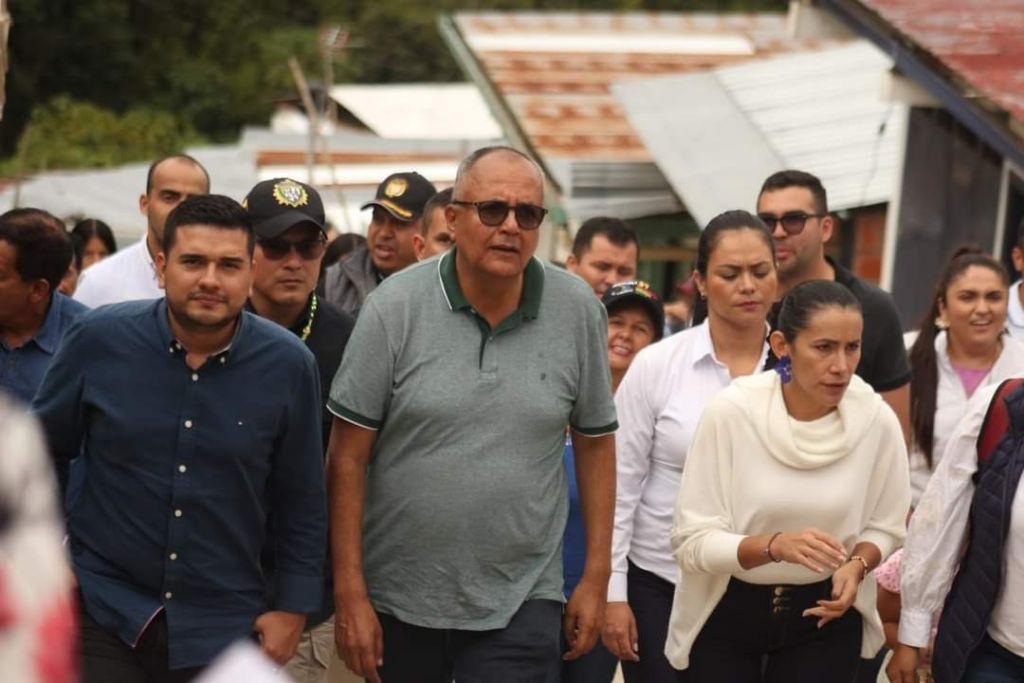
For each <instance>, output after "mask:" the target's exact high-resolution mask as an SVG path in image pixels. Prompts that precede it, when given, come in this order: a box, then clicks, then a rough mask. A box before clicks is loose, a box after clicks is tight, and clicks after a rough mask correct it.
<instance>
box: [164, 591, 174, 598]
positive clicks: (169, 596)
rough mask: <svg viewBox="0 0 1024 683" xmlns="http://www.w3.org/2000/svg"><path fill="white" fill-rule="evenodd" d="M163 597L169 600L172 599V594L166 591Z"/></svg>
mask: <svg viewBox="0 0 1024 683" xmlns="http://www.w3.org/2000/svg"><path fill="white" fill-rule="evenodd" d="M164 597H165V598H167V599H168V600H170V599H171V598H173V597H174V593H172V592H171V591H167V592H166V593H164Z"/></svg>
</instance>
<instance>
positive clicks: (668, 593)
mask: <svg viewBox="0 0 1024 683" xmlns="http://www.w3.org/2000/svg"><path fill="white" fill-rule="evenodd" d="M626 586H627V590H628V591H629V608H630V609H631V610H633V616H634V618H636V632H637V640H638V644H639V645H640V651H639V652H638V653H637V654H638V655H639V657H640V661H639V662H625V661H624V662H622V677H623V678H625V679H626V683H674V681H675V680H676V676H677V675H678V672H677V671H676V670H675V669H673V668H672V665H671V664H669V663H668V659H666V658H665V639H666V638H667V637H668V620H669V616H671V614H672V597H673V595H675V590H676V587H675V585H673V584H672V583H671V582H669V581H666V580H665V579H663V578H661V577H660V576H658V575H657V574H655V573H653V572H649V571H647V570H646V569H641V568H640V567H638V566H636V565H635V564H633V563H632V562H630V563H629V573H628V574H627V575H626Z"/></svg>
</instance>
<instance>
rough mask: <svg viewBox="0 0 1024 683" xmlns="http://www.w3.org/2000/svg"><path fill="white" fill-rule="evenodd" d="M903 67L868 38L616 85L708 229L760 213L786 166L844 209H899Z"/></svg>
mask: <svg viewBox="0 0 1024 683" xmlns="http://www.w3.org/2000/svg"><path fill="white" fill-rule="evenodd" d="M890 67H891V61H890V60H889V59H888V58H887V57H886V56H885V55H883V54H882V53H881V52H880V51H879V50H878V49H877V48H875V47H874V46H873V45H871V44H870V43H868V42H867V41H858V42H856V43H854V44H851V45H848V46H845V47H839V48H833V49H828V50H818V51H811V52H805V53H800V54H796V55H786V56H780V57H774V58H770V59H763V60H757V61H753V62H748V63H747V64H742V65H737V66H728V67H720V68H716V69H713V70H711V71H709V72H707V73H704V74H694V75H689V76H672V77H665V78H658V79H649V80H647V81H637V82H634V83H626V84H621V85H617V86H615V87H614V88H613V91H614V92H615V93H616V95H618V96H619V98H620V100H621V101H622V102H623V104H624V106H625V108H626V110H627V111H628V113H629V116H630V120H631V121H632V122H633V124H634V126H636V128H637V130H638V131H639V132H640V135H641V136H642V137H643V138H644V140H645V141H646V142H647V143H648V147H649V148H650V149H651V152H652V154H653V155H654V156H655V159H656V160H657V162H658V165H659V166H660V167H661V170H662V172H663V173H664V174H665V176H666V177H667V178H668V180H669V182H670V183H671V184H672V187H673V188H674V189H675V191H676V192H677V193H678V194H679V196H680V197H681V198H682V199H683V202H684V203H685V204H686V206H687V208H689V209H690V212H691V213H692V214H693V216H694V218H695V219H697V221H698V222H699V223H702V224H703V223H706V222H707V221H709V220H710V219H711V218H713V217H714V216H715V215H717V214H718V213H720V212H721V211H724V210H727V209H735V208H747V209H751V208H753V205H754V202H755V199H756V197H757V192H758V190H759V188H760V186H761V183H762V182H763V181H764V179H765V178H766V177H767V176H768V175H770V174H771V173H773V172H775V171H778V170H780V169H783V168H799V169H802V170H805V171H808V172H810V173H814V174H815V175H817V176H819V177H820V178H821V180H822V182H823V183H824V185H825V187H826V188H827V189H828V193H829V205H830V208H832V209H834V210H839V209H846V208H852V207H858V206H867V205H870V204H878V203H882V202H887V201H888V200H889V197H890V196H891V194H892V192H893V190H894V188H895V187H896V182H897V175H898V170H899V150H900V148H901V141H902V135H903V132H904V130H905V126H906V118H907V113H906V107H905V106H904V105H901V104H894V103H892V102H890V101H888V100H887V99H885V98H883V96H882V85H883V79H884V78H885V77H886V74H887V72H888V70H889V69H890Z"/></svg>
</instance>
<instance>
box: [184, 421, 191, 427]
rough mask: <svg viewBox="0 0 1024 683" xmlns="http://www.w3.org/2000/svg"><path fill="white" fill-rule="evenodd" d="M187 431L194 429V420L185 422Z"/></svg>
mask: <svg viewBox="0 0 1024 683" xmlns="http://www.w3.org/2000/svg"><path fill="white" fill-rule="evenodd" d="M185 429H192V420H185Z"/></svg>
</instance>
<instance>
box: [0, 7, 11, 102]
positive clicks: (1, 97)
mask: <svg viewBox="0 0 1024 683" xmlns="http://www.w3.org/2000/svg"><path fill="white" fill-rule="evenodd" d="M10 30H11V15H10V13H9V12H8V11H7V0H0V120H2V119H3V118H4V103H5V102H6V101H7V34H8V33H9V32H10Z"/></svg>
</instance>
